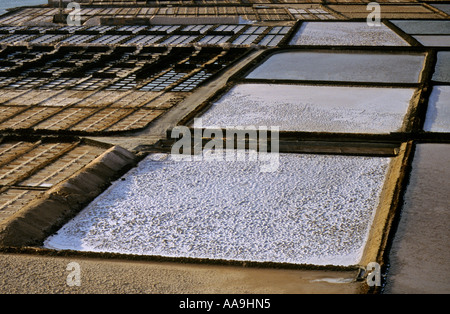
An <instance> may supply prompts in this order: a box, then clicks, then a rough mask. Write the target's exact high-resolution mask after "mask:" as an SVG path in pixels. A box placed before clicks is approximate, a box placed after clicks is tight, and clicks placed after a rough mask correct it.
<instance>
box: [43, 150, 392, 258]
mask: <svg viewBox="0 0 450 314" xmlns="http://www.w3.org/2000/svg"><path fill="white" fill-rule="evenodd" d="M203 157H205V158H206V155H205V156H203ZM389 162H390V158H378V157H377V158H373V157H355V156H327V155H297V154H280V156H279V167H278V169H277V171H275V172H263V171H261V166H262V165H263V164H264V163H266V161H265V160H261V159H258V160H257V161H253V160H249V159H246V160H245V161H225V160H215V161H212V160H209V159H208V160H202V161H179V160H175V159H174V158H173V156H171V155H166V154H153V155H150V156H148V157H147V158H146V159H145V160H143V161H142V162H141V163H140V164H139V165H138V167H137V168H135V169H133V170H131V171H130V172H129V173H128V174H127V175H126V176H125V177H123V178H122V180H119V181H117V182H115V183H114V184H113V185H112V186H111V187H110V188H109V189H108V190H107V191H106V192H104V193H103V194H102V195H100V196H99V197H98V198H97V199H96V200H94V201H93V202H92V203H91V204H90V205H89V206H88V207H87V208H85V209H84V210H83V211H82V212H81V213H80V214H79V215H78V216H76V217H75V218H74V219H73V220H71V221H70V222H69V223H67V224H66V225H65V226H64V227H63V228H61V229H60V230H59V231H58V232H57V233H56V234H55V235H53V236H51V237H49V238H48V239H47V240H46V241H45V244H44V246H45V247H47V248H52V249H71V250H80V251H96V252H116V253H125V254H138V255H157V256H168V257H190V258H208V259H221V260H235V261H256V262H280V263H283V262H286V263H297V264H303V263H306V264H317V265H329V264H333V265H355V264H357V263H358V262H359V260H360V258H361V256H362V252H363V250H364V246H365V243H366V241H367V236H368V232H369V229H370V225H371V222H372V219H373V215H374V212H375V210H376V208H377V206H378V202H379V197H380V191H381V189H382V186H383V182H384V178H385V175H386V171H387V168H388V165H389Z"/></svg>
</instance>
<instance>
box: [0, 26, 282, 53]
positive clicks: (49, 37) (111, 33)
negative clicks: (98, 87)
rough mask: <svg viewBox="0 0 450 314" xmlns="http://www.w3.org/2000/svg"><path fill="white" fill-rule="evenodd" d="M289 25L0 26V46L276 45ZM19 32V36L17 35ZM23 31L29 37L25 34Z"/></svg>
mask: <svg viewBox="0 0 450 314" xmlns="http://www.w3.org/2000/svg"><path fill="white" fill-rule="evenodd" d="M290 30H291V26H251V25H244V24H220V25H213V24H210V25H208V24H200V25H187V26H186V25H153V26H138V25H136V26H115V27H114V26H93V27H87V26H85V27H79V26H70V27H69V26H64V27H61V28H56V29H55V28H45V27H41V28H39V30H36V29H35V28H34V27H29V28H27V27H19V26H2V27H0V44H24V45H25V44H33V45H39V44H41V45H43V44H57V43H60V44H63V45H130V46H142V45H167V46H174V45H175V46H178V45H190V44H201V45H216V44H223V43H229V44H231V45H258V46H271V47H273V46H276V45H277V44H278V43H280V42H281V40H283V39H284V38H285V37H286V36H287V35H288V34H289V31H290ZM16 32H18V33H16ZM24 32H26V33H29V34H24Z"/></svg>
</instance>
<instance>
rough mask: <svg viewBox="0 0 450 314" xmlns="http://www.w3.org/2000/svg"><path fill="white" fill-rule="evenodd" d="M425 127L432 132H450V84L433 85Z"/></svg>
mask: <svg viewBox="0 0 450 314" xmlns="http://www.w3.org/2000/svg"><path fill="white" fill-rule="evenodd" d="M423 128H424V130H425V131H430V132H450V86H434V87H433V90H432V92H431V95H430V99H429V101H428V110H427V117H426V119H425V124H424V127H423Z"/></svg>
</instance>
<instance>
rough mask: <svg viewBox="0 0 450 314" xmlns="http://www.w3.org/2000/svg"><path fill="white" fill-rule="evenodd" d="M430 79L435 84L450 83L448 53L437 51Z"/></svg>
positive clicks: (449, 53) (449, 58)
mask: <svg viewBox="0 0 450 314" xmlns="http://www.w3.org/2000/svg"><path fill="white" fill-rule="evenodd" d="M432 79H433V80H434V81H437V82H445V83H450V51H439V52H438V53H437V61H436V66H435V68H434V73H433V77H432Z"/></svg>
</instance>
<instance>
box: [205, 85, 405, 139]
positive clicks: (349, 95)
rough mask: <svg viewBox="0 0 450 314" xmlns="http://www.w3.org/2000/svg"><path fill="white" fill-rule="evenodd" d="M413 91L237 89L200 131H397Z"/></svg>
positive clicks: (218, 104) (219, 103) (217, 104)
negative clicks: (241, 128) (247, 128)
mask: <svg viewBox="0 0 450 314" xmlns="http://www.w3.org/2000/svg"><path fill="white" fill-rule="evenodd" d="M413 94H414V89H410V88H360V87H335V86H334V87H330V86H302V85H280V84H240V85H236V86H234V87H233V88H232V89H231V90H230V91H229V92H228V93H226V94H225V95H224V96H223V97H222V98H221V99H219V100H218V101H217V102H215V103H214V104H213V105H212V106H211V108H209V109H208V110H207V111H206V112H205V113H204V114H203V115H201V116H200V118H201V119H202V120H201V121H202V125H203V127H208V128H211V127H222V128H233V127H238V126H255V127H258V126H267V127H270V126H278V127H279V128H280V130H281V131H304V132H342V133H390V132H395V131H398V130H399V129H400V128H401V127H402V125H403V120H404V117H405V114H406V113H407V111H408V108H409V105H410V101H411V98H412V96H413Z"/></svg>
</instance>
